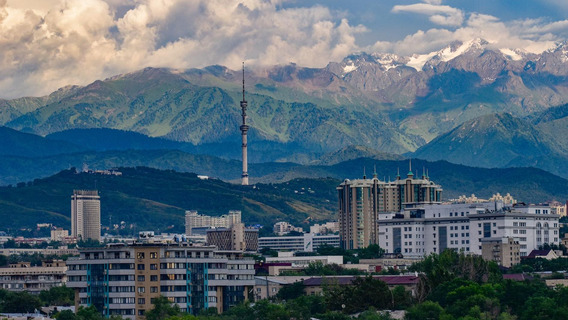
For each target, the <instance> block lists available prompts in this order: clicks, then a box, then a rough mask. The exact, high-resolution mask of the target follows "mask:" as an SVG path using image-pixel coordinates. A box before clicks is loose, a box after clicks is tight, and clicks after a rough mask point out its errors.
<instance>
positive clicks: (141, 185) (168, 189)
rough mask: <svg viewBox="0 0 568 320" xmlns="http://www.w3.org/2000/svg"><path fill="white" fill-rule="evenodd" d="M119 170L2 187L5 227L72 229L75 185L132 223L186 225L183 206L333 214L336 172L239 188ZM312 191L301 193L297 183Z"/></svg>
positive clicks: (140, 226) (281, 214) (295, 218)
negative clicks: (91, 191) (96, 192)
mask: <svg viewBox="0 0 568 320" xmlns="http://www.w3.org/2000/svg"><path fill="white" fill-rule="evenodd" d="M119 170H120V171H121V172H122V176H110V175H97V174H88V173H80V174H77V173H75V170H65V171H62V172H60V173H58V174H56V175H54V176H52V177H49V178H46V179H36V180H34V181H33V182H31V183H28V184H27V185H26V184H22V185H19V186H18V187H0V208H1V209H2V210H0V219H2V221H4V223H3V224H2V227H1V228H2V229H4V230H6V229H13V228H22V227H34V226H35V224H36V223H42V222H49V223H54V224H56V225H58V226H62V227H65V228H70V222H69V217H70V215H71V213H70V196H71V194H72V193H73V190H74V189H94V188H96V189H98V190H99V194H100V196H101V221H102V224H103V226H105V225H108V221H109V218H111V219H112V221H113V222H114V223H118V222H120V221H125V222H126V223H127V224H136V228H137V230H144V229H150V230H160V231H165V230H170V231H171V232H183V230H184V226H183V223H184V222H183V221H184V220H183V217H184V212H185V210H198V211H199V212H200V213H203V214H210V215H221V214H225V213H227V212H228V211H229V210H242V212H243V220H244V221H245V222H247V223H261V224H270V223H274V222H275V221H277V220H280V219H285V220H287V221H291V222H293V223H296V224H300V223H302V221H304V220H305V219H306V218H307V217H313V218H314V219H331V218H332V215H333V212H334V209H335V202H328V201H327V200H329V199H330V198H332V197H333V195H334V194H335V189H334V187H335V185H337V183H338V181H337V180H333V179H316V180H294V181H290V182H287V183H284V184H279V185H263V184H259V185H256V186H255V187H252V186H251V187H243V186H240V185H234V184H228V183H226V182H222V181H220V180H215V179H209V180H200V179H198V178H197V176H196V175H195V174H192V173H178V172H174V171H171V170H166V171H163V170H156V169H150V168H144V167H138V168H121V169H119ZM301 188H305V190H308V188H309V189H310V190H312V191H313V193H311V192H300V193H296V192H295V191H297V190H301Z"/></svg>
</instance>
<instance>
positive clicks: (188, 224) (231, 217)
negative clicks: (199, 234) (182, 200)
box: [185, 210, 241, 236]
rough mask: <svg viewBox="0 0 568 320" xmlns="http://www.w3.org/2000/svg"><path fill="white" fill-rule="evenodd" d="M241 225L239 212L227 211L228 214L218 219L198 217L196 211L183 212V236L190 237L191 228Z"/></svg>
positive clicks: (204, 216)
mask: <svg viewBox="0 0 568 320" xmlns="http://www.w3.org/2000/svg"><path fill="white" fill-rule="evenodd" d="M238 223H241V212H240V211H237V210H231V211H229V214H226V215H222V216H219V217H213V216H206V215H200V214H198V213H197V211H193V210H188V211H186V212H185V234H186V235H188V236H191V235H192V232H191V229H192V228H199V227H216V228H230V227H231V226H233V225H234V224H238Z"/></svg>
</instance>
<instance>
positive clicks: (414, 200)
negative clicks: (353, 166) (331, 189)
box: [337, 168, 442, 249]
mask: <svg viewBox="0 0 568 320" xmlns="http://www.w3.org/2000/svg"><path fill="white" fill-rule="evenodd" d="M337 191H338V195H339V216H338V220H339V235H340V237H341V247H342V248H344V249H360V248H365V247H367V246H369V245H371V244H378V241H379V239H378V237H377V230H378V229H377V228H378V226H377V221H378V218H379V213H385V212H399V211H401V210H404V209H405V208H407V207H412V206H416V205H421V204H437V203H440V202H441V200H442V188H441V187H440V186H439V185H437V184H435V183H434V182H432V181H430V178H429V177H428V175H427V174H426V172H424V173H423V174H422V177H421V178H415V177H414V174H413V173H412V170H411V168H410V171H409V172H408V174H407V177H406V179H401V177H400V175H399V174H397V178H396V180H395V181H389V182H385V181H380V180H379V179H378V178H377V175H376V173H375V174H374V175H373V178H372V179H367V178H366V177H365V176H363V179H356V180H349V179H346V180H345V181H344V182H343V183H341V184H340V185H339V186H338V187H337Z"/></svg>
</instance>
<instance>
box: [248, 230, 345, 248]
mask: <svg viewBox="0 0 568 320" xmlns="http://www.w3.org/2000/svg"><path fill="white" fill-rule="evenodd" d="M323 245H329V246H332V247H339V235H335V234H330V235H316V234H313V233H304V234H303V235H301V236H289V237H261V238H258V248H259V249H264V248H270V249H272V250H277V251H305V252H313V251H315V250H317V249H318V248H319V247H321V246H323Z"/></svg>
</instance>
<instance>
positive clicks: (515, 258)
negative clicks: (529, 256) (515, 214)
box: [481, 237, 521, 268]
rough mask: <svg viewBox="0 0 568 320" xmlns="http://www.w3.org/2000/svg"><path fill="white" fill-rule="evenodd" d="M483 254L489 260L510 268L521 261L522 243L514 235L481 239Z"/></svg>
mask: <svg viewBox="0 0 568 320" xmlns="http://www.w3.org/2000/svg"><path fill="white" fill-rule="evenodd" d="M481 256H482V257H483V259H485V260H487V261H494V262H496V263H497V264H498V265H500V266H503V267H506V268H510V267H512V266H514V265H516V264H518V263H521V245H520V244H519V241H517V240H516V239H515V238H512V237H506V238H484V239H481Z"/></svg>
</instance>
